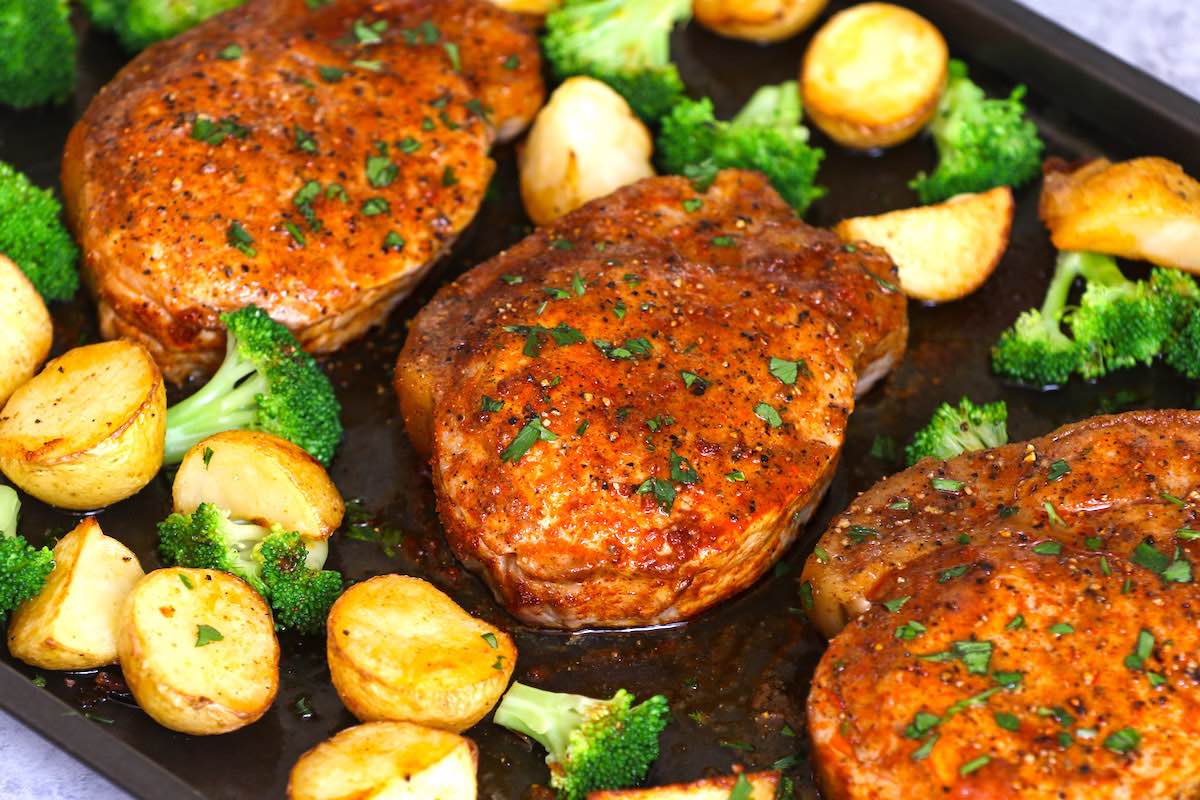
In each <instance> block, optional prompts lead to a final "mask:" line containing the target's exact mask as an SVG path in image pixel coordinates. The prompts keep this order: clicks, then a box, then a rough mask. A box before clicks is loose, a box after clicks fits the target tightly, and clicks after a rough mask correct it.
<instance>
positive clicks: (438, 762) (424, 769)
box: [288, 722, 479, 800]
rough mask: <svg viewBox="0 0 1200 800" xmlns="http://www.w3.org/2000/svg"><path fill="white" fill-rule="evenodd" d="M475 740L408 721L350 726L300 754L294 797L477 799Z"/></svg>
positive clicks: (292, 784)
mask: <svg viewBox="0 0 1200 800" xmlns="http://www.w3.org/2000/svg"><path fill="white" fill-rule="evenodd" d="M478 761H479V753H478V749H477V748H476V747H475V743H474V742H472V741H471V740H470V739H464V738H463V737H461V736H458V735H457V734H453V733H447V732H446V731H442V730H437V729H435V728H426V727H424V726H422V725H413V724H412V723H408V722H368V723H366V724H365V725H357V726H355V727H353V728H347V729H346V730H344V731H342V732H341V733H339V734H337V735H336V736H333V737H331V738H329V739H326V740H325V741H324V742H321V743H320V744H319V745H317V746H316V747H314V748H313V749H312V750H309V751H308V752H307V753H305V754H304V755H302V756H300V760H299V761H297V762H296V766H294V767H293V768H292V774H291V777H290V778H289V780H288V799H289V800H358V798H368V797H375V798H384V797H386V798H388V800H475V793H476V788H475V770H476V765H477V764H478Z"/></svg>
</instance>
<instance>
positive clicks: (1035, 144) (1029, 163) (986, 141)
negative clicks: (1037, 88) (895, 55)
mask: <svg viewBox="0 0 1200 800" xmlns="http://www.w3.org/2000/svg"><path fill="white" fill-rule="evenodd" d="M1024 96H1025V87H1024V86H1018V87H1017V88H1016V89H1014V90H1013V93H1012V94H1011V95H1009V97H1008V98H1007V99H1004V100H1000V99H996V98H990V99H989V98H988V97H986V96H985V95H984V93H983V90H982V89H980V88H979V87H978V86H977V85H975V83H973V82H972V81H971V79H970V78H969V77H967V66H966V64H964V63H963V62H961V61H958V60H957V59H955V60H951V62H950V76H949V80H948V81H947V83H946V91H945V92H944V93H943V94H942V99H941V102H940V104H939V106H938V112H937V116H935V117H934V118H933V122H931V123H930V124H929V132H930V133H932V134H933V141H934V144H935V145H936V146H937V151H938V164H937V168H936V169H935V170H934V171H933V174H932V175H926V174H925V173H924V172H922V173H920V174H919V175H917V177H916V178H914V179H913V180H912V182H911V183H910V184H909V186H910V187H911V188H912V189H913V190H915V191H916V193H917V195H918V196H919V197H920V198H921V202H922V203H936V202H939V201H941V200H945V199H947V198H950V197H953V196H954V195H956V194H963V193H965V192H982V191H986V190H987V189H991V188H994V187H996V186H1005V185H1008V186H1020V185H1021V184H1023V183H1025V182H1027V181H1029V180H1031V179H1032V178H1033V177H1035V176H1036V175H1037V174H1038V172H1039V171H1040V170H1041V166H1042V148H1043V145H1042V140H1041V139H1039V138H1038V131H1037V126H1035V125H1034V124H1033V123H1032V122H1031V121H1030V120H1029V119H1027V118H1026V117H1025V106H1024V104H1023V103H1022V102H1021V98H1022V97H1024Z"/></svg>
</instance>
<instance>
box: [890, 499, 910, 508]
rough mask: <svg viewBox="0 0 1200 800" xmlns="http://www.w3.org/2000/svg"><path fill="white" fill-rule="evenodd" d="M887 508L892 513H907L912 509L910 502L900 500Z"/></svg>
mask: <svg viewBox="0 0 1200 800" xmlns="http://www.w3.org/2000/svg"><path fill="white" fill-rule="evenodd" d="M888 508H890V509H891V510H892V511H909V510H910V509H912V501H911V500H907V499H905V498H901V499H899V500H897V501H896V502H894V503H889V504H888Z"/></svg>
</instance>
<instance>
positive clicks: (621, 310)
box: [613, 300, 626, 319]
mask: <svg viewBox="0 0 1200 800" xmlns="http://www.w3.org/2000/svg"><path fill="white" fill-rule="evenodd" d="M625 311H626V308H625V301H624V300H618V301H617V302H616V304H615V305H613V316H614V317H616V318H617V319H625Z"/></svg>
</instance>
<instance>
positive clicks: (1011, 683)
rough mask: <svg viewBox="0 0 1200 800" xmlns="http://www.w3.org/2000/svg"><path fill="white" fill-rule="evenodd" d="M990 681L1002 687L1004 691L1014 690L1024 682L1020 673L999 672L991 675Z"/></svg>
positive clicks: (1023, 677)
mask: <svg viewBox="0 0 1200 800" xmlns="http://www.w3.org/2000/svg"><path fill="white" fill-rule="evenodd" d="M992 680H994V681H995V682H996V683H998V684H1000V685H1001V686H1003V687H1004V688H1005V689H1015V688H1017V687H1018V686H1020V685H1021V684H1022V683H1023V682H1024V681H1025V676H1024V675H1022V674H1021V673H1020V672H1006V671H1004V670H999V671H997V672H993V673H992Z"/></svg>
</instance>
